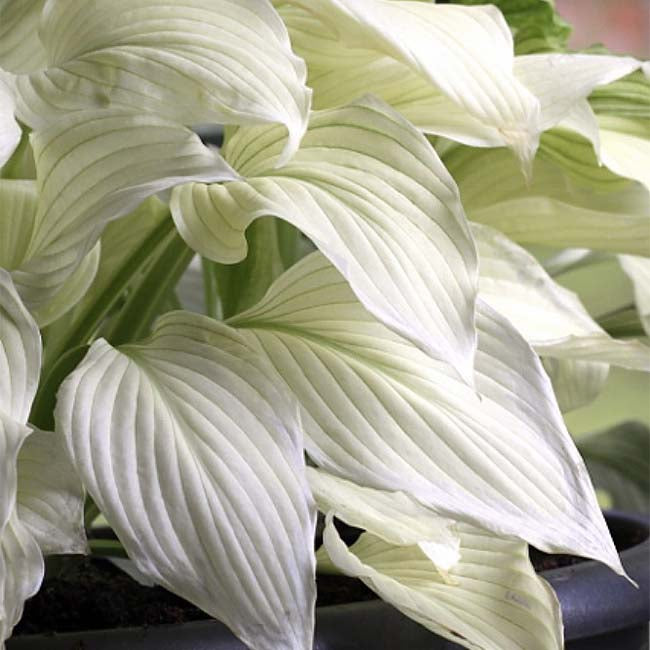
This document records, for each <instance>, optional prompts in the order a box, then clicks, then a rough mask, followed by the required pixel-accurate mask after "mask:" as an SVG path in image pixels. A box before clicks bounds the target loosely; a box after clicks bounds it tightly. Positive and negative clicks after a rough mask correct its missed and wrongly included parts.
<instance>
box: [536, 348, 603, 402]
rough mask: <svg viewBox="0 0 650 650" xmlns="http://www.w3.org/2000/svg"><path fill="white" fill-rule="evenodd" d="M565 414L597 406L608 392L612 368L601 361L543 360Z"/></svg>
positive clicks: (549, 358) (548, 358)
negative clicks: (581, 408)
mask: <svg viewBox="0 0 650 650" xmlns="http://www.w3.org/2000/svg"><path fill="white" fill-rule="evenodd" d="M542 362H543V363H544V368H545V369H546V372H547V373H548V376H549V378H550V380H551V383H552V384H553V392H554V393H555V397H556V398H557V403H558V405H559V407H560V410H561V411H562V413H567V412H568V411H573V410H575V409H577V408H580V407H581V406H585V405H586V404H589V403H591V402H593V401H594V400H595V399H596V398H597V397H598V395H600V393H601V392H602V390H603V389H604V388H605V384H606V382H607V377H608V376H609V364H608V363H602V362H598V361H576V360H574V359H556V358H554V357H552V356H548V357H544V359H542Z"/></svg>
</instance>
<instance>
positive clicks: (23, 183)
mask: <svg viewBox="0 0 650 650" xmlns="http://www.w3.org/2000/svg"><path fill="white" fill-rule="evenodd" d="M37 204H38V193H37V188H36V183H35V181H29V180H4V179H0V206H1V207H0V267H2V268H4V269H6V270H8V271H10V272H11V271H17V274H18V275H19V276H20V275H21V272H20V269H21V267H22V266H24V265H25V264H26V263H27V262H28V259H29V258H28V254H27V251H28V249H29V244H30V240H31V238H32V236H33V234H34V227H35V222H36V213H37ZM98 263H99V244H97V245H95V247H94V248H93V250H92V251H90V253H88V255H86V256H85V257H84V258H83V259H82V260H81V262H80V263H79V266H78V267H77V268H76V269H75V271H74V272H73V273H72V275H70V276H69V277H68V278H67V280H66V281H65V282H64V284H63V285H62V286H61V288H60V289H59V290H58V291H56V292H55V293H53V294H52V297H51V298H50V299H49V300H47V301H46V302H45V303H44V304H43V305H41V306H40V307H39V308H38V309H37V310H34V312H33V316H34V318H35V319H36V322H37V323H38V324H39V326H41V327H43V326H45V325H47V324H49V323H51V322H52V321H54V320H56V319H57V318H59V317H60V316H61V315H62V314H64V313H65V312H67V311H68V310H69V309H70V308H71V307H72V306H73V305H75V304H76V303H77V302H78V301H79V300H80V299H81V298H82V297H83V296H84V294H85V293H86V291H87V290H88V288H89V286H90V284H91V283H92V282H93V279H94V277H95V273H96V272H97V267H98ZM22 279H23V282H25V278H24V276H22ZM31 280H32V281H33V282H41V283H43V284H46V283H47V278H46V277H40V276H39V277H35V278H31Z"/></svg>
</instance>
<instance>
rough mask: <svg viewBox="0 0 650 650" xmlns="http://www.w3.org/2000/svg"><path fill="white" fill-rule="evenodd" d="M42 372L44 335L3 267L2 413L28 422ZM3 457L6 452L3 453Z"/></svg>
mask: <svg viewBox="0 0 650 650" xmlns="http://www.w3.org/2000/svg"><path fill="white" fill-rule="evenodd" d="M40 371H41V335H40V332H39V331H38V326H37V325H36V323H35V322H34V319H33V318H32V317H31V315H30V314H29V312H28V311H27V310H26V309H25V306H24V305H23V303H22V301H21V299H20V296H19V295H18V293H17V291H16V289H15V287H14V284H13V282H12V280H11V276H10V275H9V273H7V272H6V271H5V270H3V269H2V268H0V413H2V414H4V415H6V416H7V417H8V418H10V419H12V420H15V421H17V422H19V423H21V424H25V423H26V422H27V416H28V415H29V409H30V408H31V405H32V401H33V399H34V395H35V394H36V388H37V386H38V377H39V373H40ZM3 457H4V455H3Z"/></svg>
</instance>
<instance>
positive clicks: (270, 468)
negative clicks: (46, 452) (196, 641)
mask: <svg viewBox="0 0 650 650" xmlns="http://www.w3.org/2000/svg"><path fill="white" fill-rule="evenodd" d="M274 383H276V380H275V379H274V375H273V374H272V371H271V369H270V368H269V367H268V366H266V365H265V363H263V361H262V360H260V359H258V357H257V356H256V355H253V354H252V353H251V351H250V349H249V348H248V347H247V346H246V345H244V341H243V339H242V338H241V336H240V335H239V334H238V333H237V332H235V331H233V330H232V329H230V328H228V327H227V326H225V325H223V324H220V323H217V322H216V321H212V320H210V319H208V318H206V317H202V316H198V315H195V314H189V313H184V312H174V313H171V314H168V315H166V316H164V317H163V318H162V319H161V320H160V321H159V323H158V326H157V327H156V330H155V332H154V334H153V336H152V338H151V339H150V340H149V341H148V342H146V343H145V344H143V345H137V346H136V345H133V346H128V347H124V348H122V349H121V350H120V351H118V350H116V349H114V348H112V347H111V346H109V345H108V344H107V343H106V342H105V341H104V340H99V341H97V342H95V343H94V344H93V346H92V347H91V349H90V351H89V353H88V355H87V356H86V358H85V359H84V361H83V362H82V363H81V364H80V365H79V367H78V368H77V369H76V370H75V372H73V373H72V374H71V375H70V376H69V377H68V378H67V379H66V381H65V382H64V384H63V385H62V387H61V389H60V392H59V399H58V405H57V411H56V420H57V430H58V431H61V432H62V433H63V434H65V436H66V439H67V444H68V446H69V450H70V453H71V455H72V457H73V460H74V464H75V467H76V469H77V471H78V472H79V474H80V476H81V477H82V481H83V484H84V486H85V487H86V489H87V490H88V492H89V493H90V495H91V496H92V497H93V499H94V501H95V502H96V503H97V505H98V506H99V508H100V510H101V511H102V513H103V514H104V515H105V516H106V519H107V520H108V521H109V523H110V525H111V527H112V528H113V529H114V530H115V531H116V533H117V534H118V536H119V538H120V540H121V541H122V543H123V544H124V546H125V548H126V550H127V552H128V553H129V556H130V557H131V559H132V560H133V561H134V562H135V564H136V566H137V568H138V569H139V570H140V571H142V572H143V573H144V574H145V575H147V576H148V577H149V578H151V579H153V580H154V581H155V582H157V583H158V584H161V585H163V586H165V587H166V588H167V589H169V590H171V591H173V592H175V593H178V594H180V595H181V596H183V597H184V598H186V599H188V600H190V601H191V602H193V603H195V604H196V605H198V606H199V607H201V608H202V609H204V610H205V611H206V612H208V613H209V614H211V615H212V616H215V617H216V618H219V619H220V620H222V621H224V622H225V623H226V624H227V625H228V626H229V627H231V628H232V630H233V631H234V632H235V634H237V635H238V636H239V637H240V638H241V639H242V640H243V641H244V643H247V644H248V645H250V647H251V648H255V649H264V650H271V649H277V648H287V650H288V649H292V650H293V649H295V650H308V648H311V637H312V626H313V611H312V610H313V601H314V597H315V585H314V554H313V535H314V528H315V512H314V506H313V503H312V501H311V497H310V495H309V490H308V487H307V483H306V480H305V476H304V460H303V455H302V440H301V434H300V428H299V424H298V420H297V408H296V407H295V404H293V403H292V402H291V401H290V400H288V399H287V398H286V397H284V396H283V394H282V393H280V392H279V391H278V390H277V389H276V388H275V387H274Z"/></svg>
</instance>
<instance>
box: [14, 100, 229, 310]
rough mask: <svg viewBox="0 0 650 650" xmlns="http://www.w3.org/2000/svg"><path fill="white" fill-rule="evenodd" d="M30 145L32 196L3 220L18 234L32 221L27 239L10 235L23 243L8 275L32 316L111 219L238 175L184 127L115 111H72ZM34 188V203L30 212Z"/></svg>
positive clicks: (35, 138)
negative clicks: (179, 187)
mask: <svg viewBox="0 0 650 650" xmlns="http://www.w3.org/2000/svg"><path fill="white" fill-rule="evenodd" d="M32 145H33V148H34V153H35V158H36V165H37V169H38V181H37V188H36V189H31V190H25V193H26V194H28V195H29V197H28V198H25V199H24V200H23V201H22V203H21V206H22V208H23V210H22V212H21V213H20V214H19V215H18V218H16V215H15V214H7V215H6V218H7V219H10V220H12V222H13V223H14V224H16V225H15V226H13V227H14V228H16V229H19V228H21V227H22V226H23V224H24V225H25V227H27V222H28V221H29V220H30V219H31V220H33V225H32V226H31V232H30V235H29V238H28V239H27V238H26V237H25V236H24V235H23V234H21V235H20V237H18V235H16V236H15V238H16V239H19V240H20V242H21V243H22V242H25V241H28V244H27V246H26V249H25V250H24V253H23V254H22V255H21V258H22V259H21V260H20V262H19V263H14V265H13V267H12V275H13V278H14V281H15V283H16V285H17V287H18V290H19V292H20V294H21V297H22V298H23V300H24V301H25V303H26V304H27V306H28V307H29V308H30V310H32V311H33V312H37V313H38V312H39V311H40V310H43V309H46V307H47V304H48V303H49V302H50V301H52V299H53V298H54V297H55V296H56V294H57V292H59V291H60V290H61V289H62V287H63V286H64V284H65V282H66V281H68V279H69V278H70V276H71V275H72V274H73V273H74V272H75V271H76V270H77V269H78V267H79V265H80V264H81V263H82V260H83V259H84V257H85V256H86V255H87V254H88V253H89V252H90V251H91V249H92V248H93V247H94V246H95V244H96V242H97V240H98V238H99V236H100V234H101V232H102V230H103V228H104V227H105V225H106V224H107V223H108V222H109V221H111V220H113V219H116V218H118V217H120V216H122V215H124V214H126V213H127V212H129V211H131V210H133V209H134V208H135V207H136V206H137V205H138V204H139V203H140V202H141V201H142V200H143V199H144V198H146V197H147V196H149V195H151V194H154V193H156V192H157V191H160V190H163V189H165V188H168V187H170V186H173V185H175V184H177V183H182V182H183V181H185V180H188V179H196V180H217V179H224V178H234V177H236V175H235V174H234V173H233V172H232V170H231V169H230V168H229V167H228V165H226V164H225V162H224V161H223V160H222V159H221V158H220V157H219V156H218V154H216V153H214V152H212V151H210V150H209V149H207V148H206V147H204V146H203V145H202V144H201V142H200V141H199V139H198V138H197V137H196V136H195V135H194V134H192V133H191V132H190V131H189V130H188V129H185V128H184V127H180V126H178V125H177V124H175V123H173V122H169V121H166V120H163V119H160V118H157V117H154V116H146V115H145V116H142V115H136V114H133V113H126V112H124V111H120V110H115V109H111V110H95V111H76V112H72V113H70V114H69V115H67V116H65V117H63V118H61V119H60V120H58V121H57V122H56V123H55V124H53V125H52V126H50V127H48V128H46V129H44V130H41V131H39V132H37V133H35V134H34V135H33V137H32ZM5 182H6V183H10V182H11V183H19V181H5ZM12 187H16V186H12ZM3 188H4V186H3ZM21 191H22V190H21ZM36 191H38V205H37V207H36V212H35V213H32V214H31V215H30V214H29V210H30V209H33V208H34V205H35V204H36ZM14 203H17V201H15V202H14ZM30 206H31V207H30ZM3 221H4V220H3ZM10 227H11V226H10ZM73 293H74V294H75V295H76V296H78V295H79V292H78V291H76V292H73Z"/></svg>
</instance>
